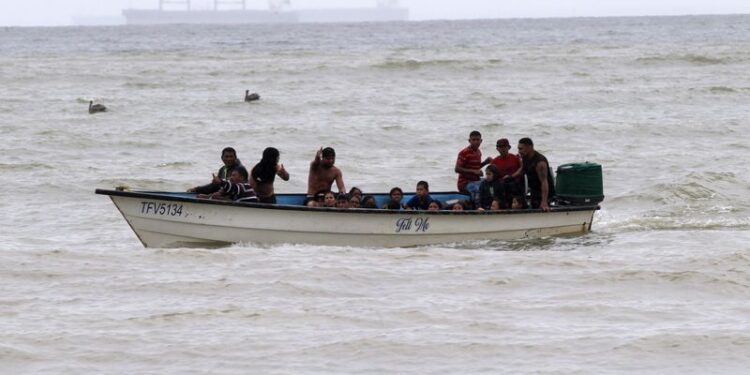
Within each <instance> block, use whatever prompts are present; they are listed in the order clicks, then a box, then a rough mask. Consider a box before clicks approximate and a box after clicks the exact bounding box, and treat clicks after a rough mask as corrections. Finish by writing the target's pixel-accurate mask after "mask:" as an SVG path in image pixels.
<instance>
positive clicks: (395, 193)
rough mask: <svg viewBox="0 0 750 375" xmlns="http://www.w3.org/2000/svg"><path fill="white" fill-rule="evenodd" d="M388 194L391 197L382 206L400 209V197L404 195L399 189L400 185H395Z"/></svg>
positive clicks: (389, 208) (388, 208)
mask: <svg viewBox="0 0 750 375" xmlns="http://www.w3.org/2000/svg"><path fill="white" fill-rule="evenodd" d="M389 196H390V197H391V200H390V201H388V203H386V204H385V205H384V206H383V208H385V209H386V210H400V209H401V208H402V207H403V206H401V199H402V198H403V197H404V191H403V190H401V188H400V187H395V188H393V189H391V192H390V193H389Z"/></svg>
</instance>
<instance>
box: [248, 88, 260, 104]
mask: <svg viewBox="0 0 750 375" xmlns="http://www.w3.org/2000/svg"><path fill="white" fill-rule="evenodd" d="M254 100H260V95H258V94H257V93H252V94H250V90H245V101H246V102H252V101H254Z"/></svg>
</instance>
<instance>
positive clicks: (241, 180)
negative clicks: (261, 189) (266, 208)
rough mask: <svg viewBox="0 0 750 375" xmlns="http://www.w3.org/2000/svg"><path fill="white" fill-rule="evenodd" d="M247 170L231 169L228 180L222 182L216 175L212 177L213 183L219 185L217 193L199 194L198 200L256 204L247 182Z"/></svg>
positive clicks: (256, 199) (240, 168) (256, 198)
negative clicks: (206, 199)
mask: <svg viewBox="0 0 750 375" xmlns="http://www.w3.org/2000/svg"><path fill="white" fill-rule="evenodd" d="M247 177H248V173H247V169H245V167H242V166H239V167H236V168H234V169H232V173H231V174H230V175H229V179H228V180H222V179H220V178H219V176H217V175H213V183H216V184H220V185H221V187H220V188H219V191H218V192H217V193H220V194H217V193H211V194H209V195H208V196H203V194H200V195H199V196H198V197H199V198H206V197H207V198H208V199H212V198H214V197H215V198H217V199H227V198H229V199H231V200H233V201H235V202H257V201H258V197H257V196H256V195H255V190H253V187H252V186H250V184H249V183H248V182H247Z"/></svg>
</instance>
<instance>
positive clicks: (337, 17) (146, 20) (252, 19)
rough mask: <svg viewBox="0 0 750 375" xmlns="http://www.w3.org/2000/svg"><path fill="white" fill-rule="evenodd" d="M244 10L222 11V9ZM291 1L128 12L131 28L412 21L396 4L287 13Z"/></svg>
mask: <svg viewBox="0 0 750 375" xmlns="http://www.w3.org/2000/svg"><path fill="white" fill-rule="evenodd" d="M165 4H181V5H183V6H184V8H182V9H164V5H165ZM226 4H232V5H234V6H241V7H240V8H239V9H219V8H220V6H221V5H226ZM286 5H289V1H288V0H270V1H269V9H267V10H266V9H247V8H246V6H245V1H244V0H214V9H213V10H196V9H191V4H190V0H159V9H125V10H123V11H122V14H123V16H125V23H126V24H128V25H163V24H243V23H297V22H384V21H408V20H409V10H408V9H406V8H402V7H399V6H398V4H397V2H396V1H394V0H380V1H378V3H377V6H376V7H373V8H331V9H299V10H292V9H286V7H285V6H286Z"/></svg>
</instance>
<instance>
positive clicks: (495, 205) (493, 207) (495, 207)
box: [490, 198, 502, 211]
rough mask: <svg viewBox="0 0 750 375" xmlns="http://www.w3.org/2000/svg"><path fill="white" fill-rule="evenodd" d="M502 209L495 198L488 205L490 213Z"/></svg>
mask: <svg viewBox="0 0 750 375" xmlns="http://www.w3.org/2000/svg"><path fill="white" fill-rule="evenodd" d="M500 207H502V203H500V199H499V198H495V199H493V200H492V204H490V211H497V210H499V209H500Z"/></svg>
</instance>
